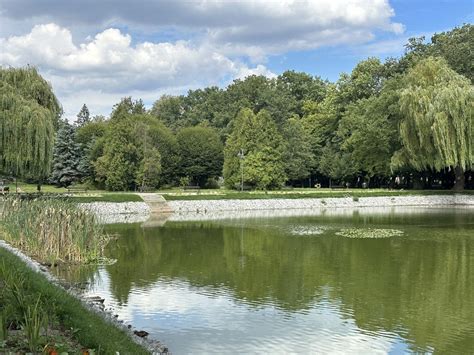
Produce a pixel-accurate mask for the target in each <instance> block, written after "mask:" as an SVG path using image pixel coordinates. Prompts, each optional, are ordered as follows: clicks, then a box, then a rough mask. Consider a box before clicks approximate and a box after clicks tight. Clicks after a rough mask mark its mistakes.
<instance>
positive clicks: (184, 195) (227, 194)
mask: <svg viewBox="0 0 474 355" xmlns="http://www.w3.org/2000/svg"><path fill="white" fill-rule="evenodd" d="M160 193H161V194H162V195H163V197H164V198H165V199H166V200H168V201H179V200H227V199H236V200H248V199H276V198H287V199H300V198H331V197H352V198H353V199H354V200H355V201H356V200H358V199H359V198H360V197H378V196H424V195H452V194H454V192H453V191H451V190H387V189H367V190H362V189H341V190H332V189H324V188H323V189H293V190H277V191H268V192H262V191H250V192H247V191H244V192H239V191H233V190H224V189H222V190H202V191H200V192H199V193H197V192H192V193H191V192H182V191H178V190H172V191H162V192H160ZM463 193H464V194H474V191H473V190H465V191H464V192H463Z"/></svg>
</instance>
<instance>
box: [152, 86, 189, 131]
mask: <svg viewBox="0 0 474 355" xmlns="http://www.w3.org/2000/svg"><path fill="white" fill-rule="evenodd" d="M150 113H151V114H152V115H153V116H155V117H157V118H159V119H160V120H161V121H162V122H164V124H165V125H166V126H167V127H169V128H171V129H172V130H178V129H179V128H181V127H184V126H185V125H184V123H183V120H184V117H183V114H184V97H183V96H170V95H163V96H161V97H160V98H159V100H157V101H155V103H154V104H153V107H152V109H151V111H150Z"/></svg>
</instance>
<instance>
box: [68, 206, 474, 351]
mask: <svg viewBox="0 0 474 355" xmlns="http://www.w3.org/2000/svg"><path fill="white" fill-rule="evenodd" d="M108 231H109V232H110V233H117V234H118V235H119V236H118V238H117V239H116V241H114V242H112V243H111V244H110V245H109V246H108V250H107V253H108V256H109V257H111V258H115V259H117V262H116V263H115V264H114V265H109V266H103V267H96V268H92V269H91V268H83V269H67V270H61V271H60V272H61V275H62V277H65V278H68V279H70V280H72V281H76V282H79V281H88V282H89V286H88V289H87V293H89V294H91V295H98V296H101V297H103V298H105V299H106V301H105V303H106V306H107V307H112V308H113V309H114V312H115V313H116V314H118V315H119V319H122V320H124V321H125V322H127V323H132V324H133V325H134V327H136V328H137V329H143V330H146V331H147V332H149V333H150V336H151V337H153V338H156V339H158V340H160V341H162V342H163V343H164V344H165V345H166V346H167V347H168V348H169V350H170V351H171V352H172V353H174V354H187V353H219V354H223V353H232V354H233V353H310V352H312V353H328V352H339V353H364V354H367V353H393V354H398V353H406V352H428V353H431V352H441V353H469V352H473V351H474V210H473V209H462V208H451V209H422V208H405V209H399V210H394V209H382V210H377V209H368V210H363V209H361V210H353V211H342V212H339V213H332V214H330V215H325V214H322V215H316V216H311V215H306V216H291V217H284V216H280V217H276V218H269V217H258V216H254V217H253V218H239V217H238V216H234V218H228V219H215V220H210V221H209V220H208V221H206V220H201V221H172V220H170V221H167V222H166V223H164V224H163V225H162V226H155V227H151V228H144V227H143V226H141V225H140V224H128V225H127V224H122V225H114V226H110V227H108ZM367 236H368V237H370V238H364V237H367Z"/></svg>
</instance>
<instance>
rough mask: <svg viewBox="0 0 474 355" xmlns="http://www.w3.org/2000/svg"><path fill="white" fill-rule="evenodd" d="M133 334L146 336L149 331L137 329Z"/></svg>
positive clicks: (141, 336)
mask: <svg viewBox="0 0 474 355" xmlns="http://www.w3.org/2000/svg"><path fill="white" fill-rule="evenodd" d="M133 334H135V335H136V336H137V337H140V338H144V337H146V336H148V334H149V333H148V332H145V331H144V330H135V331H134V332H133Z"/></svg>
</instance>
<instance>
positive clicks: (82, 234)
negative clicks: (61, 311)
mask: <svg viewBox="0 0 474 355" xmlns="http://www.w3.org/2000/svg"><path fill="white" fill-rule="evenodd" d="M1 224H2V226H3V229H4V233H3V234H4V236H3V238H4V239H5V240H6V241H8V242H9V243H10V244H12V245H13V246H15V247H17V248H19V249H20V250H22V251H23V252H25V253H26V254H28V255H30V256H32V257H34V258H36V259H38V260H39V261H42V262H50V263H58V262H64V263H91V262H97V261H99V260H101V258H102V256H103V251H104V248H105V246H106V244H107V240H108V238H107V237H106V236H105V235H104V233H103V229H102V227H101V226H100V225H99V224H98V223H97V220H96V218H95V216H94V215H92V214H90V213H88V212H87V211H84V210H82V209H80V208H79V207H78V206H77V205H76V204H75V203H73V202H71V201H68V200H58V199H35V200H20V199H16V198H8V199H6V200H5V201H4V205H3V213H2V221H1Z"/></svg>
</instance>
